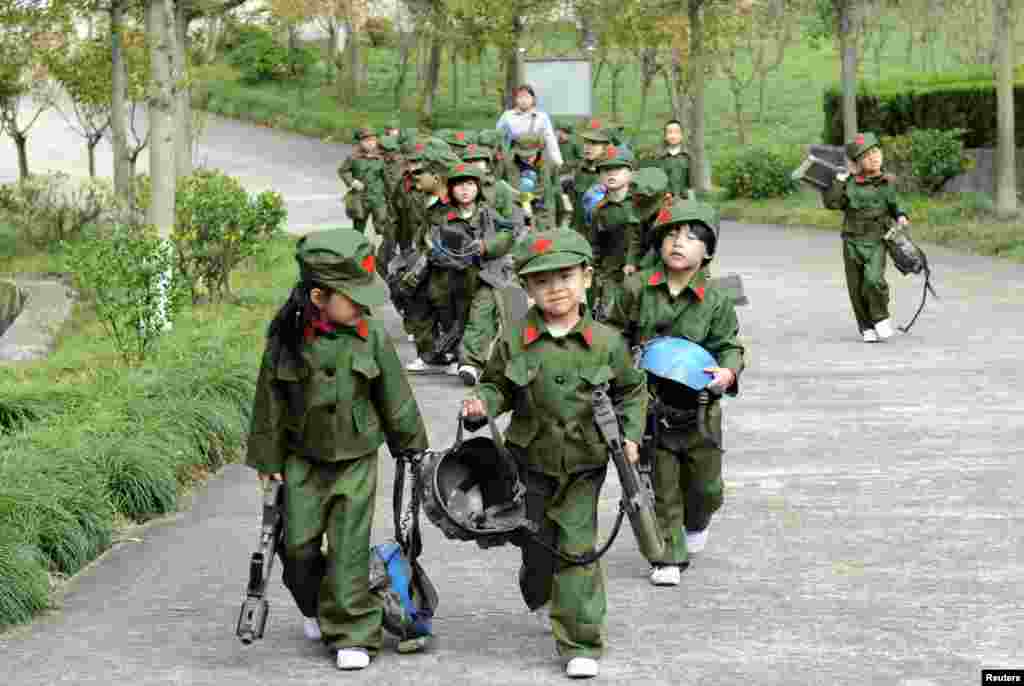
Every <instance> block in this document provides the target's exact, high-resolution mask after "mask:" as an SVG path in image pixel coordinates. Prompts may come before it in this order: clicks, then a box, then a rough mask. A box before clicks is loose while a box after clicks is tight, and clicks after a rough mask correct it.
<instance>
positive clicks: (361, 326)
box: [356, 319, 370, 341]
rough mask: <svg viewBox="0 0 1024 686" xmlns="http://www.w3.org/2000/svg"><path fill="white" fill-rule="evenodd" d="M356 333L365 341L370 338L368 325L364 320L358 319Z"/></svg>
mask: <svg viewBox="0 0 1024 686" xmlns="http://www.w3.org/2000/svg"><path fill="white" fill-rule="evenodd" d="M356 333H357V334H359V337H360V338H362V339H363V340H364V341H365V340H366V339H367V338H368V337H369V336H370V323H369V322H368V321H366V320H365V319H360V320H359V323H358V324H356Z"/></svg>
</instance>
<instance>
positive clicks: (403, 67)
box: [392, 33, 416, 112]
mask: <svg viewBox="0 0 1024 686" xmlns="http://www.w3.org/2000/svg"><path fill="white" fill-rule="evenodd" d="M415 41H416V37H415V36H414V35H413V34H411V33H400V34H398V69H396V70H395V85H394V88H392V93H393V94H394V98H395V110H396V111H398V112H401V111H402V92H403V91H404V90H405V81H406V79H407V78H408V74H409V60H410V57H412V51H413V49H414V48H415Z"/></svg>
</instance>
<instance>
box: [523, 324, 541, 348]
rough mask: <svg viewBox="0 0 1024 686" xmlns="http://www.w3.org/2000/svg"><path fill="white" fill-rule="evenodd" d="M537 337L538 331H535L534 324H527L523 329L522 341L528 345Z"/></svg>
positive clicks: (538, 336)
mask: <svg viewBox="0 0 1024 686" xmlns="http://www.w3.org/2000/svg"><path fill="white" fill-rule="evenodd" d="M538 338H540V332H539V331H537V327H536V326H528V327H526V328H525V329H524V330H523V342H525V343H526V345H530V344H531V343H533V342H534V341H535V340H537V339H538Z"/></svg>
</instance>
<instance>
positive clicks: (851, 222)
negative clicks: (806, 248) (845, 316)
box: [824, 133, 910, 343]
mask: <svg viewBox="0 0 1024 686" xmlns="http://www.w3.org/2000/svg"><path fill="white" fill-rule="evenodd" d="M846 156H847V157H848V158H849V160H850V161H849V162H848V167H849V173H844V172H840V173H839V174H837V175H836V181H835V183H833V184H832V186H831V187H830V188H829V189H828V190H827V191H825V192H824V201H825V207H827V208H829V209H832V210H842V211H843V215H844V216H843V233H842V238H843V264H844V265H845V267H846V288H847V291H848V292H849V295H850V304H851V305H853V314H854V316H855V317H856V318H857V328H858V329H859V330H860V333H861V337H862V339H863V340H864V342H865V343H877V342H878V341H879V340H884V339H886V338H889V337H890V336H892V335H893V329H892V320H891V318H890V317H889V284H888V283H886V280H885V265H886V251H885V244H884V243H883V241H882V237H883V236H884V235H885V233H886V232H887V231H888V230H889V226H890V223H891V222H893V221H896V222H898V223H899V224H900V225H901V226H906V225H907V224H909V223H910V222H909V220H908V219H907V213H906V212H904V211H903V210H902V209H901V208H900V205H899V199H898V198H897V196H896V188H895V185H894V184H893V179H892V177H890V176H889V175H887V174H884V173H882V163H883V161H884V160H883V157H882V148H881V146H880V145H879V142H878V137H877V136H876V135H875V134H873V133H861V134H857V137H856V138H855V139H854V140H853V141H851V142H850V143H848V144H847V145H846Z"/></svg>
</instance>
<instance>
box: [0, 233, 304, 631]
mask: <svg viewBox="0 0 1024 686" xmlns="http://www.w3.org/2000/svg"><path fill="white" fill-rule="evenodd" d="M292 245H293V242H292V240H291V239H289V238H282V239H278V240H276V241H275V242H274V244H273V245H272V246H271V249H270V250H269V252H268V254H267V255H266V256H264V257H262V258H260V259H259V260H254V261H253V262H252V263H251V264H249V265H246V266H245V267H244V268H243V269H242V270H241V271H240V272H239V273H237V274H236V275H235V276H236V278H235V279H234V284H233V286H234V288H235V290H236V292H237V293H238V294H239V296H240V298H241V301H242V302H244V305H208V306H202V307H196V308H190V309H187V310H186V311H185V312H184V313H182V314H181V315H180V316H179V318H178V319H177V320H176V322H175V326H174V330H173V331H172V332H171V333H169V334H168V335H167V336H165V337H164V338H163V339H162V340H161V341H160V343H159V346H158V348H157V349H156V350H155V352H154V353H153V354H152V355H151V357H150V358H149V359H148V360H147V361H146V362H145V364H143V365H140V366H137V367H133V368H126V367H124V366H123V365H122V364H121V363H120V357H119V355H118V353H117V352H116V351H115V349H114V348H113V346H112V345H111V344H110V343H109V342H108V341H107V340H106V338H105V335H104V333H103V330H102V328H101V326H100V323H99V322H98V321H96V319H95V318H94V317H93V316H92V314H91V311H90V309H89V308H88V306H87V304H81V305H79V306H78V307H77V308H76V311H75V315H74V317H73V319H72V320H71V321H70V322H69V323H68V325H66V326H65V329H64V330H63V331H62V332H61V335H60V338H59V345H58V348H57V350H56V351H55V352H54V354H53V355H52V356H51V357H49V358H48V359H46V360H42V361H38V362H31V363H17V364H6V365H2V366H0V627H2V626H4V625H10V624H15V623H19V622H25V621H28V620H29V619H31V617H32V616H33V615H34V614H35V613H37V612H39V611H41V610H43V609H45V608H46V607H47V606H48V605H49V602H50V597H51V593H52V592H53V590H54V588H56V586H57V585H58V584H59V581H60V579H61V578H63V577H65V576H68V575H72V574H74V573H76V572H77V571H78V570H80V569H81V568H82V567H83V566H84V565H85V564H87V563H88V562H89V561H90V560H92V559H94V558H95V557H96V556H97V555H98V554H99V553H101V552H102V551H103V550H104V549H105V548H106V547H107V546H109V544H110V541H111V539H112V537H113V536H114V533H115V531H116V528H117V526H118V523H124V522H141V521H145V520H147V519H150V518H152V517H156V516H159V515H162V514H164V513H167V512H171V511H173V510H174V509H175V508H176V507H177V505H178V502H179V497H180V496H181V495H182V494H183V493H184V492H187V491H188V490H189V489H190V488H192V487H193V485H194V484H195V483H197V482H200V481H202V480H203V479H204V478H205V477H206V475H208V474H209V473H210V472H212V471H214V470H216V469H217V468H218V467H220V466H221V465H222V464H224V463H225V462H228V461H231V460H234V459H236V458H237V456H238V455H239V454H240V451H241V448H242V446H243V445H244V439H245V431H246V429H247V425H248V411H249V409H250V405H251V402H252V392H253V387H254V383H255V376H256V372H257V370H258V363H259V354H260V353H261V346H260V344H259V341H261V339H262V337H263V334H264V330H265V327H266V324H267V322H268V321H269V319H270V317H271V316H272V314H273V312H274V310H275V309H276V307H277V305H278V304H279V303H280V301H281V300H282V299H283V297H284V295H285V294H284V293H283V292H282V288H283V287H282V284H288V283H290V282H291V281H292V280H293V279H294V276H295V275H294V261H293V259H292ZM60 267H61V256H60V254H59V253H57V252H52V253H37V252H33V251H31V250H28V249H25V248H24V247H23V246H20V245H19V244H18V242H17V240H16V238H15V237H13V236H11V234H10V231H9V228H6V227H3V226H0V270H3V271H14V272H19V271H27V270H32V271H39V270H41V269H45V270H59V269H60ZM284 288H286V286H285V287H284Z"/></svg>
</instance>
